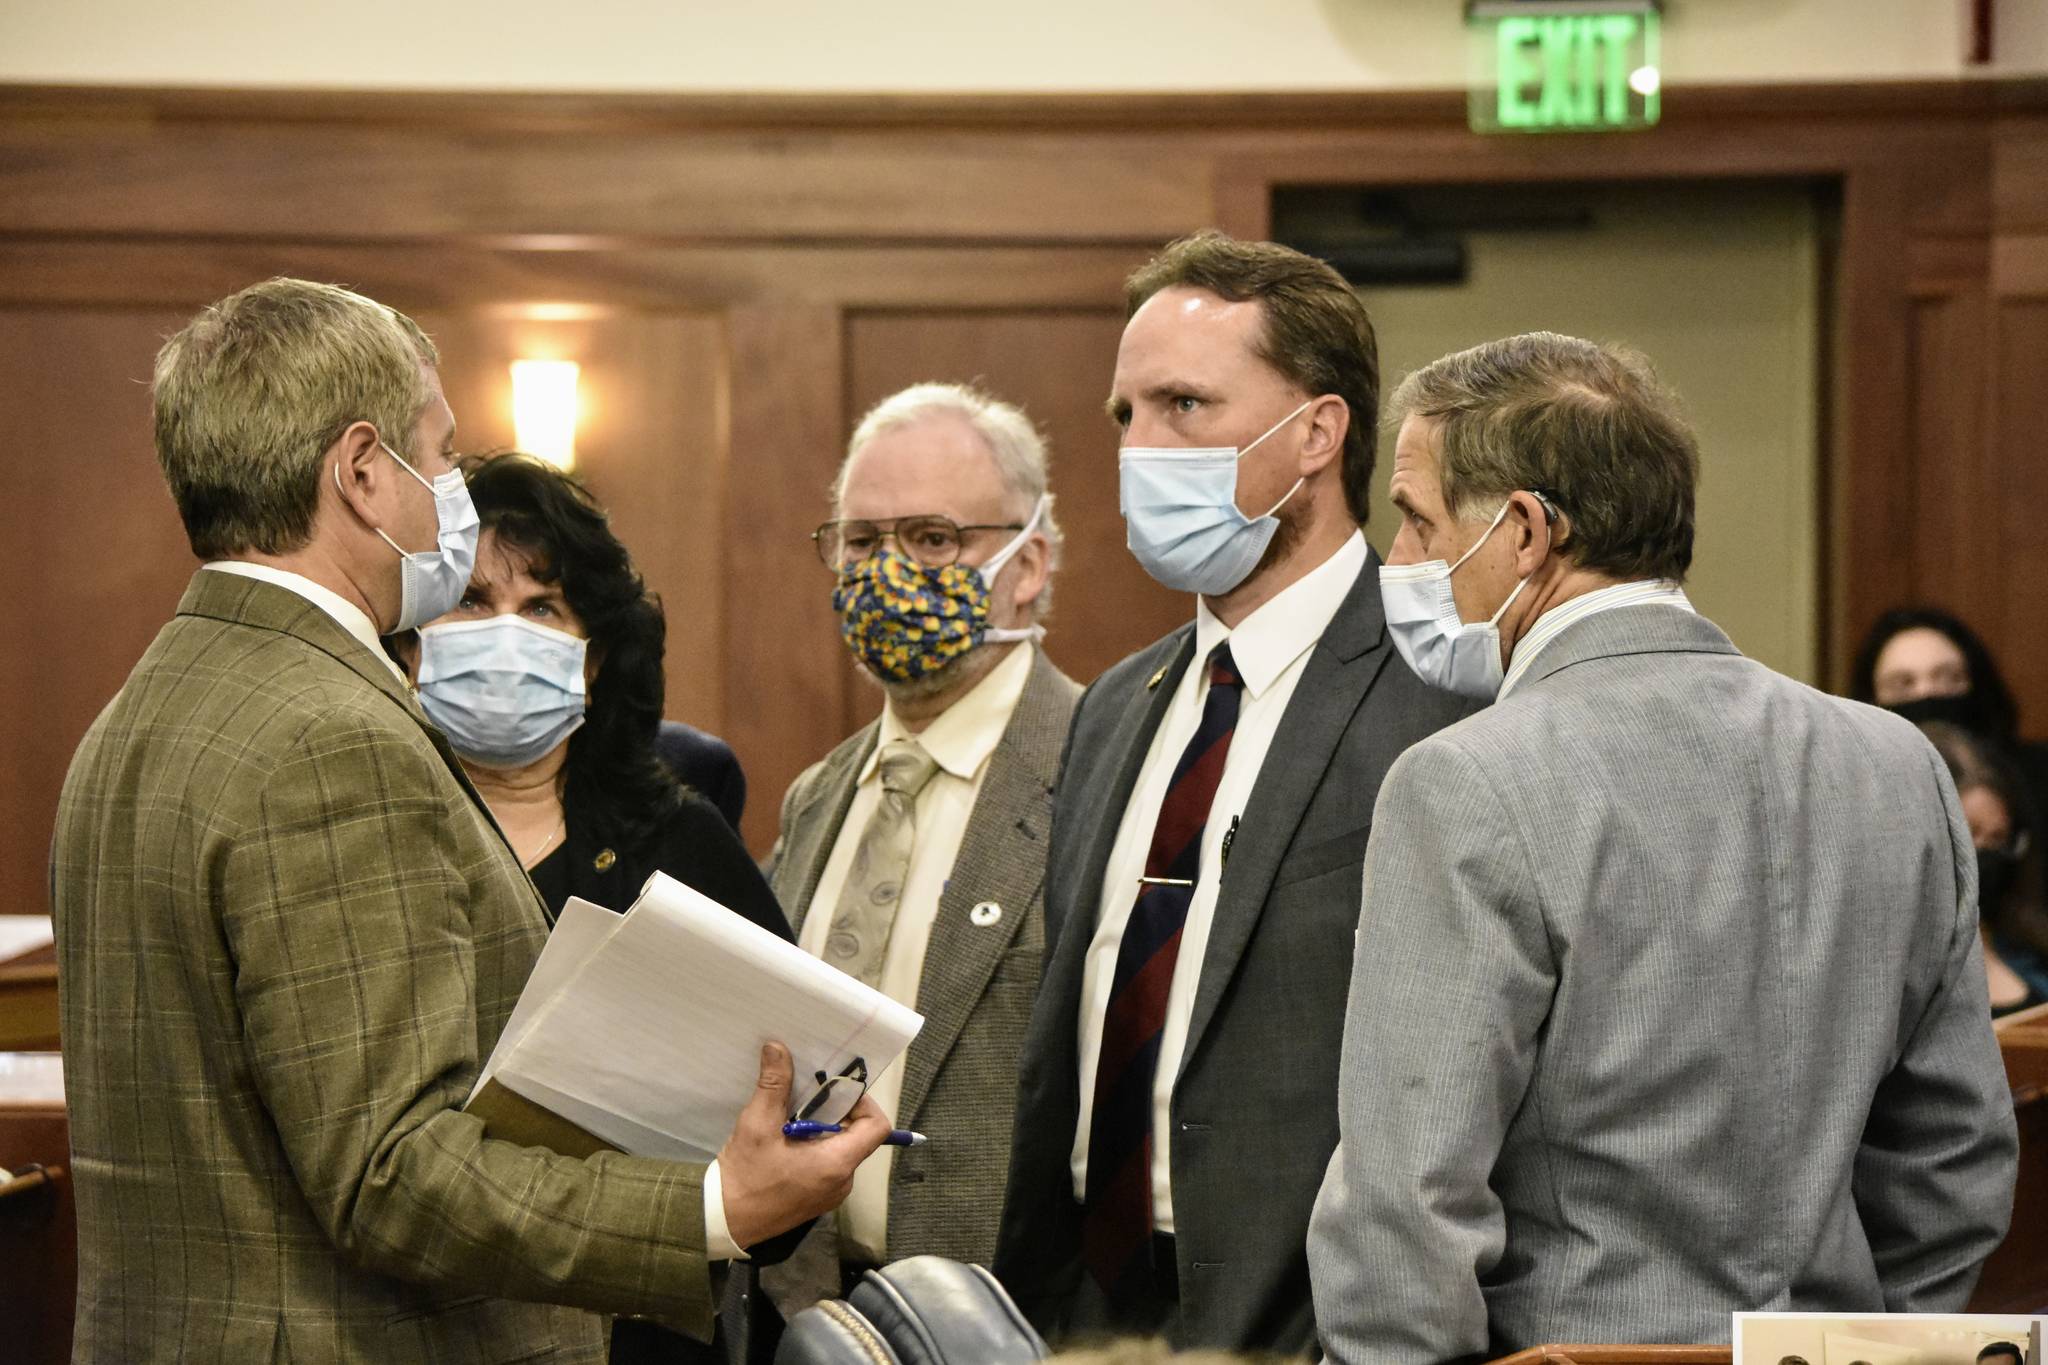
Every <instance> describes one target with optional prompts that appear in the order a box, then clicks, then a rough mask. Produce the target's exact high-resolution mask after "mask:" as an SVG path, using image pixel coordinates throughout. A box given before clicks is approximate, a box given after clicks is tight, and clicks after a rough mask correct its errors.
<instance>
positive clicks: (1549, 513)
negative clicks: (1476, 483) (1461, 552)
mask: <svg viewBox="0 0 2048 1365" xmlns="http://www.w3.org/2000/svg"><path fill="white" fill-rule="evenodd" d="M1529 496H1531V497H1533V498H1535V499H1536V501H1538V502H1540V503H1542V504H1543V534H1544V538H1545V539H1550V526H1551V523H1552V522H1554V521H1556V520H1557V509H1556V508H1555V507H1553V506H1551V504H1550V499H1548V498H1546V497H1544V496H1543V495H1542V494H1541V493H1538V492H1535V491H1534V490H1531V491H1530V494H1529ZM1513 505H1514V504H1513V503H1512V502H1504V503H1502V504H1501V505H1500V516H1497V517H1495V518H1494V519H1493V524H1494V525H1495V526H1498V525H1500V523H1501V518H1502V517H1505V516H1507V514H1508V508H1509V507H1512V506H1513ZM1486 534H1488V535H1492V534H1493V531H1492V529H1491V528H1489V529H1488V530H1487V532H1486ZM1555 544H1556V542H1555V541H1552V543H1551V544H1550V545H1546V546H1544V547H1543V555H1544V558H1546V559H1548V558H1549V557H1550V551H1551V550H1552V549H1553V548H1555ZM1478 548H1479V547H1478V546H1477V545H1474V546H1473V547H1472V550H1476V549H1478ZM1472 550H1467V551H1465V553H1466V554H1467V555H1469V554H1471V553H1472ZM1458 562H1459V563H1460V564H1462V563H1464V562H1465V561H1464V559H1463V558H1460V559H1459V560H1458ZM1534 577H1536V574H1535V573H1534V571H1531V572H1530V574H1529V577H1528V578H1524V579H1523V580H1522V581H1521V582H1519V583H1517V584H1515V590H1514V591H1513V592H1511V593H1509V594H1508V600H1507V601H1505V602H1503V603H1501V604H1500V610H1499V611H1497V612H1495V613H1494V614H1493V615H1492V616H1491V617H1490V618H1488V620H1487V622H1486V624H1487V625H1489V626H1496V627H1497V626H1499V625H1500V618H1501V617H1503V616H1505V615H1507V614H1508V608H1509V607H1512V606H1513V605H1515V599H1516V598H1517V597H1520V596H1521V595H1522V589H1524V588H1526V587H1528V586H1529V580H1530V579H1533V578H1534Z"/></svg>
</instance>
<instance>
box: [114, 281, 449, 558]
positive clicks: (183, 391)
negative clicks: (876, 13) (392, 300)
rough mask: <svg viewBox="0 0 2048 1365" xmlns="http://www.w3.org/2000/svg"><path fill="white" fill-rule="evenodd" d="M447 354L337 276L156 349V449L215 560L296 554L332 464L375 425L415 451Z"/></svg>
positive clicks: (175, 495) (181, 509)
mask: <svg viewBox="0 0 2048 1365" xmlns="http://www.w3.org/2000/svg"><path fill="white" fill-rule="evenodd" d="M439 361H440V357H439V355H438V354H437V353H436V351H435V350H434V344H433V342H431V341H429V340H427V336H426V333H424V332H422V331H421V330H420V329H419V326H418V325H417V324H416V323H414V322H413V320H412V319H411V318H408V317H406V316H405V315H404V314H403V313H400V312H397V311H395V310H393V309H390V308H387V307H385V306H384V305H383V304H381V303H378V302H377V301H376V300H374V299H368V298H364V297H363V296H362V295H361V294H356V293H351V292H350V291H349V290H346V289H343V288H340V287H339V286H336V285H331V284H314V283H312V282H311V281H308V280H294V279H286V278H282V277H280V278H278V279H273V280H266V281H264V282H263V283H262V284H257V285H251V286H250V287H249V288H247V289H244V290H242V291H241V292H240V293H237V294H230V295H229V296H228V297H227V298H224V299H222V300H221V301H220V302H218V303H215V304H211V305H209V306H208V307H206V308H205V309H204V310H202V311H201V312H200V314H199V316H197V317H195V318H193V319H192V321H191V322H189V323H187V324H186V325H185V327H184V329H183V330H181V331H180V332H178V333H177V335H175V336H173V337H172V338H171V339H170V340H169V341H166V342H165V343H164V346H163V349H162V350H161V351H159V352H157V357H156V377H155V382H154V384H153V385H152V388H151V396H152V398H153V400H154V406H155V416H156V455H157V462H158V463H159V464H160V465H161V466H162V467H163V472H164V479H165V481H166V482H167V483H169V484H170V487H171V497H172V499H173V500H174V501H175V502H176V503H177V505H178V515H179V516H180V517H181V518H182V519H183V521H184V523H185V538H186V540H187V541H189V542H190V543H191V546H192V553H194V554H195V555H198V556H199V557H200V558H202V559H218V558H220V557H221V556H223V555H233V554H242V553H246V552H249V551H252V550H253V551H259V552H261V553H263V554H285V553H289V552H290V551H292V550H296V549H298V548H300V547H301V546H303V545H304V544H305V543H306V541H307V540H308V539H309V538H310V537H311V536H312V534H313V516H314V513H315V511H316V510H317V509H318V507H319V504H320V464H321V459H322V457H323V456H324V455H325V454H326V453H327V451H328V449H329V447H331V446H332V445H333V444H334V443H335V442H336V441H337V440H339V439H340V438H341V433H342V432H343V431H345V430H347V429H348V427H349V426H350V425H351V424H353V423H355V422H369V423H370V424H372V425H373V426H375V427H376V428H377V434H378V435H379V436H381V437H382V438H383V439H384V441H385V443H386V444H388V445H389V446H391V447H392V449H394V450H396V451H398V452H399V453H400V454H401V455H403V456H404V457H405V458H406V459H408V460H411V459H412V458H413V452H412V439H413V425H414V424H415V423H416V422H418V421H419V418H420V414H421V413H422V412H423V411H425V409H426V406H427V402H428V400H429V398H430V397H431V391H430V390H429V389H428V387H427V382H426V379H425V378H424V377H423V376H422V375H421V374H420V367H421V366H422V365H426V366H433V365H436V364H438V363H439Z"/></svg>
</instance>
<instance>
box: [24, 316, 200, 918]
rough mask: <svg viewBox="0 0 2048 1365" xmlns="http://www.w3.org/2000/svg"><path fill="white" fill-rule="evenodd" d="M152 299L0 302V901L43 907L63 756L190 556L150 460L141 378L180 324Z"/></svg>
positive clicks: (161, 613) (178, 588)
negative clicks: (4, 428)
mask: <svg viewBox="0 0 2048 1365" xmlns="http://www.w3.org/2000/svg"><path fill="white" fill-rule="evenodd" d="M185 320H186V315H185V314H184V313H183V312H170V311H160V310H156V309H147V308H139V309H106V310H91V311H72V310H68V309H34V308H30V309H15V308H0V412H4V413H6V414H7V421H8V428H9V437H10V439H9V440H8V443H7V453H6V455H5V457H4V465H0V467H4V469H5V471H6V490H7V492H6V507H7V532H8V533H7V535H5V536H4V537H0V573H4V576H5V581H6V582H7V584H8V590H7V592H6V594H5V597H4V601H5V607H4V609H0V637H4V638H5V639H6V641H7V647H6V648H5V649H4V650H0V656H4V659H5V662H4V663H0V697H4V698H5V699H6V701H7V704H6V705H5V706H0V829H4V830H5V831H6V834H5V835H4V836H0V837H4V842H0V908H4V909H6V910H11V911H21V912H25V913H42V912H45V911H46V910H47V909H48V903H49V896H48V854H49V848H50V834H51V831H52V829H53V828H54V825H55V819H56V810H57V796H58V792H59V790H60V789H61V788H62V786H63V781H64V774H65V772H66V770H67V769H68V768H69V767H70V763H71V754H72V751H73V750H74V749H76V748H77V746H78V742H79V740H80V739H82V738H83V737H84V735H85V731H86V728H87V727H88V726H89V725H91V723H92V721H93V718H94V717H95V716H96V715H98V714H99V712H100V709H101V708H102V707H104V706H105V705H106V704H107V702H108V701H109V700H110V699H111V698H112V697H113V695H114V693H115V691H116V690H118V688H119V687H120V685H121V682H122V680H123V679H124V678H126V677H127V676H128V672H129V670H130V669H131V668H133V667H134V665H135V662H136V660H137V659H138V658H140V657H141V655H142V652H143V650H144V649H146V648H147V647H148V645H149V642H150V641H151V640H152V639H154V638H155V637H156V633H157V631H158V630H159V629H161V628H162V626H163V625H164V623H165V622H166V621H168V620H170V618H171V615H172V613H173V612H174V611H175V610H176V608H177V604H178V599H179V597H180V596H181V595H182V593H183V592H184V589H185V584H186V582H187V581H188V580H189V579H190V577H191V575H192V573H193V572H194V571H195V570H196V569H197V568H198V563H197V561H195V560H194V559H193V558H192V555H191V552H190V551H189V549H187V547H186V544H185V536H184V531H183V529H182V528H181V527H180V525H179V522H178V515H177V511H176V508H175V507H174V505H173V504H172V502H171V498H170V494H169V492H168V490H167V489H166V488H165V486H164V482H163V478H162V476H161V474H160V473H159V472H158V469H157V463H156V456H155V447H154V443H153V438H152V434H151V427H150V406H149V387H148V381H149V377H150V371H151V366H152V363H153V361H154V359H155V356H156V351H157V348H158V347H159V346H160V345H161V344H162V342H163V339H164V338H165V337H166V336H168V335H169V334H170V333H172V332H174V331H176V330H177V329H178V328H179V327H181V326H182V325H184V322H185Z"/></svg>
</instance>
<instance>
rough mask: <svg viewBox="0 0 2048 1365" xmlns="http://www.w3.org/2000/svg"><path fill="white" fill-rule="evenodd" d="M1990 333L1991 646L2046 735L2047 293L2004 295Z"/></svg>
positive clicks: (1985, 535)
mask: <svg viewBox="0 0 2048 1365" xmlns="http://www.w3.org/2000/svg"><path fill="white" fill-rule="evenodd" d="M1993 336H1994V341H1993V351H1992V363H1991V366H1990V384H1991V387H1992V391H1993V393H1994V394H1995V395H1996V400H1995V406H1994V408H1993V419H1992V421H1993V432H1992V437H1991V441H1990V443H1989V449H1988V452H1987V456H1988V459H1987V463H1988V465H1989V477H1988V478H1987V480H1986V496H1985V497H1984V498H1983V499H1982V500H1981V501H1980V502H1979V504H1978V521H1979V523H1980V527H1981V529H1980V530H1979V531H1978V538H1979V541H1980V544H1982V545H1983V548H1984V549H1985V550H1990V549H1991V548H1992V547H1993V546H1996V547H1997V548H1998V550H1999V551H2000V553H1998V557H1997V562H1996V564H1995V567H1991V568H1990V571H1989V573H1988V575H1987V577H1988V583H1987V592H1986V605H1987V606H1988V607H1990V608H1991V609H1992V610H1993V611H1995V612H1996V619H1995V622H1994V624H1993V625H1992V626H1991V640H1992V644H1993V647H1994V649H1995V650H1996V651H1997V653H1998V658H1999V664H2000V666H2001V667H2002V668H2003V669H2004V670H2005V673H2006V678H2007V681H2009V682H2010V683H2011V684H2012V687H2013V691H2014V692H2015V693H2016V694H2017V695H2018V696H2019V698H2020V704H2021V719H2022V724H2023V726H2024V727H2025V729H2026V732H2027V733H2028V734H2029V735H2035V736H2038V735H2041V734H2048V616H2044V613H2043V611H2042V608H2041V599H2040V596H2039V588H2040V585H2041V584H2043V583H2048V531H2044V529H2043V528H2044V526H2048V522H2044V520H2043V509H2048V382H2044V377H2048V297H2039V298H2014V299H2006V300H2003V301H2001V303H2000V305H1999V307H1998V312H1997V317H1996V320H1995V324H1994V328H1993ZM1985 559H1986V560H1987V561H1988V560H1989V559H1990V556H1989V555H1988V554H1987V555H1985Z"/></svg>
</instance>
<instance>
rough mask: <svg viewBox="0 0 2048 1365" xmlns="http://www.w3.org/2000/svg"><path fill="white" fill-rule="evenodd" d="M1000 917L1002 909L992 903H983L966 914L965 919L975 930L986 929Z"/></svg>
mask: <svg viewBox="0 0 2048 1365" xmlns="http://www.w3.org/2000/svg"><path fill="white" fill-rule="evenodd" d="M1002 917H1003V907H1002V906H1000V905H997V904H996V903H995V902H994V901H983V902H981V904H979V905H977V906H975V907H974V908H973V909H972V910H969V911H968V912H967V918H968V919H969V920H971V921H972V922H973V924H974V927H975V928H977V929H986V928H988V927H989V926H990V925H992V924H994V923H995V922H996V921H997V920H999V919H1001V918H1002Z"/></svg>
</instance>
